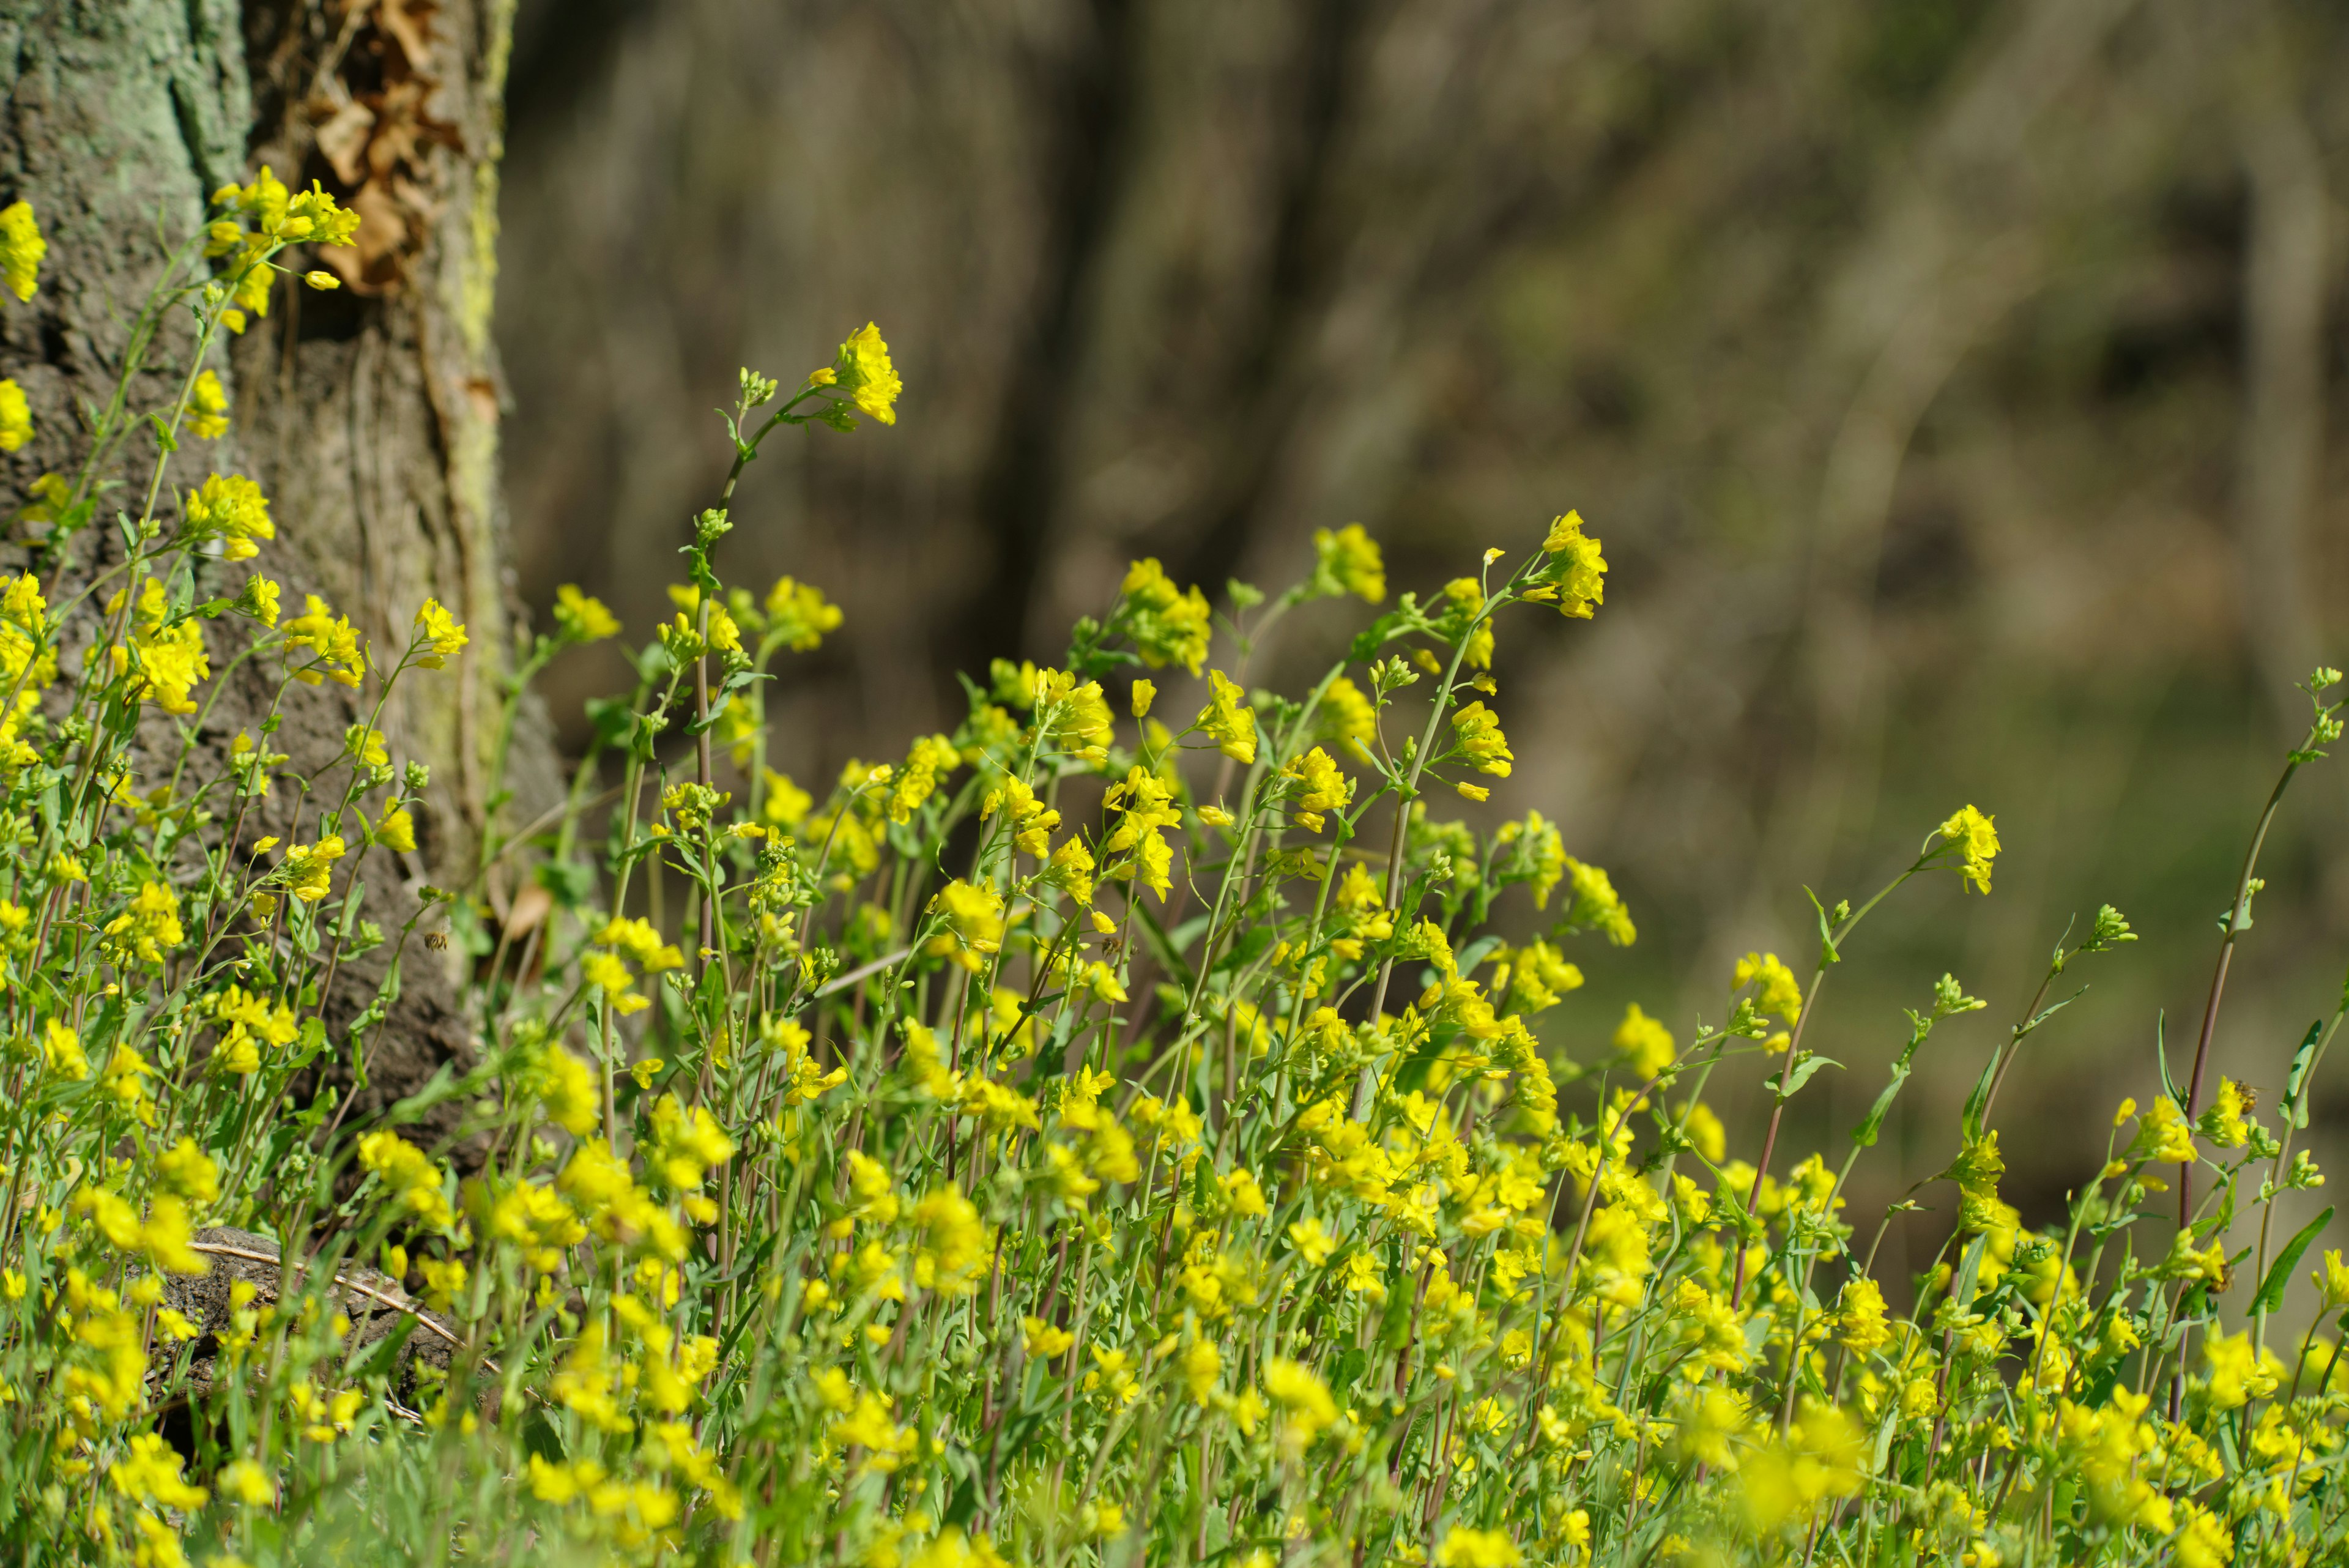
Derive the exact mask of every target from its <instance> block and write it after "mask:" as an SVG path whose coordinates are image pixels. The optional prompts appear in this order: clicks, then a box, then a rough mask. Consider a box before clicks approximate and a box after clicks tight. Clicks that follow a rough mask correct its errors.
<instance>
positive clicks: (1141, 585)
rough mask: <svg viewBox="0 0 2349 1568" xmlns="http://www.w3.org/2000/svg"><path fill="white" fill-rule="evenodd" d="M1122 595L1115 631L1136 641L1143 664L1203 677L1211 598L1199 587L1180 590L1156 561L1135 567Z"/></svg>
mask: <svg viewBox="0 0 2349 1568" xmlns="http://www.w3.org/2000/svg"><path fill="white" fill-rule="evenodd" d="M1119 591H1120V593H1121V595H1122V596H1123V597H1122V598H1121V599H1120V601H1119V604H1118V610H1117V615H1116V617H1115V618H1114V629H1116V630H1120V631H1123V632H1124V633H1125V634H1126V636H1128V637H1130V638H1132V639H1133V646H1134V650H1135V651H1136V652H1138V653H1140V654H1141V655H1142V662H1143V663H1144V664H1146V665H1148V666H1149V667H1150V668H1151V669H1153V670H1158V669H1163V668H1164V666H1166V665H1169V664H1179V665H1181V666H1182V667H1183V668H1184V669H1185V670H1189V671H1190V672H1191V673H1192V674H1194V675H1196V674H1198V673H1199V666H1200V664H1201V663H1202V662H1203V661H1204V660H1205V659H1206V657H1207V639H1208V635H1209V633H1210V631H1211V630H1212V629H1213V624H1212V623H1213V613H1212V612H1211V611H1210V610H1209V609H1208V607H1207V599H1206V595H1205V594H1202V593H1201V592H1200V591H1199V590H1198V588H1197V587H1195V586H1194V587H1191V588H1190V589H1189V590H1187V591H1185V590H1180V589H1177V588H1176V587H1174V582H1173V580H1172V579H1170V578H1169V577H1168V576H1166V568H1165V567H1164V566H1160V565H1159V564H1158V562H1157V560H1156V558H1155V557H1153V558H1150V559H1147V560H1141V561H1136V562H1134V563H1133V566H1131V567H1129V568H1128V569H1127V571H1126V574H1125V584H1124V587H1123V588H1121V589H1120V590H1119ZM1138 716H1139V715H1137V717H1138Z"/></svg>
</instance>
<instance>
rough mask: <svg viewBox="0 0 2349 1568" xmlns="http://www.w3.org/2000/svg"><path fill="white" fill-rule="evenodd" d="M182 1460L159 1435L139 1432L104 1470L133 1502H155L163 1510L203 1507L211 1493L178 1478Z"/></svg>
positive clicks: (116, 1488) (121, 1491) (120, 1490)
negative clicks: (121, 1455)
mask: <svg viewBox="0 0 2349 1568" xmlns="http://www.w3.org/2000/svg"><path fill="white" fill-rule="evenodd" d="M182 1462H183V1461H182V1460H181V1458H180V1456H179V1454H178V1453H177V1452H176V1451H175V1450H174V1449H172V1448H171V1445H170V1444H169V1443H167V1442H165V1441H164V1440H163V1437H162V1435H161V1434H160V1433H159V1432H141V1433H140V1434H139V1435H138V1436H136V1437H134V1438H131V1439H130V1447H129V1451H128V1452H127V1453H125V1454H124V1455H123V1457H122V1458H121V1459H117V1460H115V1461H114V1464H113V1466H112V1467H111V1468H110V1469H108V1471H107V1479H108V1480H111V1481H112V1482H113V1483H114V1488H115V1490H117V1491H119V1492H120V1493H121V1494H122V1495H123V1496H125V1497H127V1498H129V1500H130V1501H133V1502H158V1503H161V1504H162V1505H163V1506H164V1507H165V1508H182V1509H184V1508H202V1507H203V1505H204V1503H205V1501H206V1500H208V1499H209V1498H210V1497H211V1496H212V1494H211V1493H210V1492H208V1491H206V1490H204V1489H203V1488H202V1487H200V1486H191V1485H189V1484H188V1483H187V1482H186V1481H185V1480H181V1476H180V1466H181V1463H182Z"/></svg>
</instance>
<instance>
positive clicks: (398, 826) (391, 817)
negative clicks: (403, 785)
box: [375, 805, 416, 855]
mask: <svg viewBox="0 0 2349 1568" xmlns="http://www.w3.org/2000/svg"><path fill="white" fill-rule="evenodd" d="M375 841H376V842H377V843H378V844H380V845H382V846H384V847H385V848H387V849H392V850H397V851H398V852H399V853H400V854H402V855H409V854H413V853H414V852H415V849H416V823H415V819H414V818H412V817H410V816H409V815H408V808H407V807H406V806H404V805H396V806H394V807H392V808H391V809H390V810H389V811H387V812H385V813H384V814H383V820H382V821H381V822H378V823H377V824H376V825H375Z"/></svg>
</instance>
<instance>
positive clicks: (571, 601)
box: [554, 583, 620, 642]
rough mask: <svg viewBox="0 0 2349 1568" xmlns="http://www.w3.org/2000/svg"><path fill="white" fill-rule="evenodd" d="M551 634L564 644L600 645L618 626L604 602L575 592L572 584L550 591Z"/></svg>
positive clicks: (615, 634)
mask: <svg viewBox="0 0 2349 1568" xmlns="http://www.w3.org/2000/svg"><path fill="white" fill-rule="evenodd" d="M554 629H555V634H556V635H557V636H558V637H560V638H562V639H563V640H564V641H565V642H601V641H603V640H604V639H605V638H607V637H617V636H618V635H619V633H620V623H619V621H618V619H617V618H615V617H614V616H613V614H612V612H611V611H610V610H608V609H606V608H605V607H604V601H603V600H602V599H599V598H595V597H591V596H589V595H587V594H583V593H581V592H580V591H579V585H578V584H576V583H565V584H564V585H563V586H562V587H559V588H557V589H555V590H554Z"/></svg>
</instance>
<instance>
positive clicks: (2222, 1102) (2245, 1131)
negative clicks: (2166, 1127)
mask: <svg viewBox="0 0 2349 1568" xmlns="http://www.w3.org/2000/svg"><path fill="white" fill-rule="evenodd" d="M2249 1108H2250V1096H2247V1095H2246V1094H2245V1093H2244V1092H2243V1088H2242V1086H2241V1085H2239V1084H2237V1083H2236V1082H2235V1080H2234V1079H2232V1078H2220V1080H2219V1096H2218V1098H2217V1099H2215V1100H2213V1101H2211V1103H2210V1108H2209V1110H2207V1111H2204V1112H2203V1113H2202V1119H2201V1120H2200V1121H2199V1122H2197V1123H2196V1124H2195V1125H2196V1126H2197V1127H2199V1128H2200V1130H2201V1133H2202V1136H2203V1137H2207V1138H2209V1140H2210V1141H2211V1142H2212V1143H2214V1144H2216V1145H2217V1146H2218V1147H2220V1148H2240V1147H2243V1145H2245V1144H2247V1143H2249V1142H2250V1141H2251V1129H2250V1127H2247V1126H2246V1125H2245V1124H2244V1121H2243V1112H2244V1111H2245V1110H2247V1109H2249Z"/></svg>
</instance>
